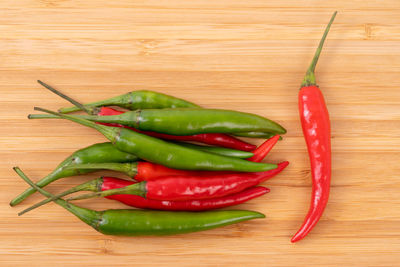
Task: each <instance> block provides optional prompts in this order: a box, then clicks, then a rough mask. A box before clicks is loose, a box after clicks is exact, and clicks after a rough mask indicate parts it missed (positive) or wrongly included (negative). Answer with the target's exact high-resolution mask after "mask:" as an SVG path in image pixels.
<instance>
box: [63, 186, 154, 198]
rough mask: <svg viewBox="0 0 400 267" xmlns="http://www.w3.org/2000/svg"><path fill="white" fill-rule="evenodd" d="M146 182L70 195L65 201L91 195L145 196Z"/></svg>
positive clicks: (90, 196)
mask: <svg viewBox="0 0 400 267" xmlns="http://www.w3.org/2000/svg"><path fill="white" fill-rule="evenodd" d="M146 183H147V182H146V181H143V182H140V183H137V184H131V185H128V186H125V187H121V188H116V189H110V190H105V191H102V192H96V193H88V194H83V195H80V196H76V197H70V198H68V199H67V201H71V200H80V199H87V198H93V197H106V196H111V195H136V196H141V197H146Z"/></svg>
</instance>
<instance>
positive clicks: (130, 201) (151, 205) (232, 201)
mask: <svg viewBox="0 0 400 267" xmlns="http://www.w3.org/2000/svg"><path fill="white" fill-rule="evenodd" d="M131 184H133V182H129V181H126V180H121V179H115V178H111V177H103V184H102V187H101V190H102V191H105V190H110V189H116V188H121V187H124V186H128V185H131ZM268 192H269V189H268V188H265V187H262V186H256V187H252V188H248V189H245V190H243V191H242V192H239V193H236V194H231V195H228V196H224V197H220V198H211V199H198V200H188V201H168V200H152V199H148V198H143V197H141V196H135V195H112V196H108V197H106V198H108V199H113V200H117V201H119V202H121V203H124V204H126V205H128V206H132V207H135V208H141V209H156V210H171V211H203V210H212V209H219V208H225V207H229V206H233V205H238V204H241V203H244V202H246V201H249V200H251V199H253V198H256V197H259V196H262V195H264V194H265V193H268Z"/></svg>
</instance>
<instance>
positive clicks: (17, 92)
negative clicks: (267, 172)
mask: <svg viewBox="0 0 400 267" xmlns="http://www.w3.org/2000/svg"><path fill="white" fill-rule="evenodd" d="M335 10H338V11H339V13H338V16H337V18H336V21H335V22H334V24H333V26H332V28H331V32H330V34H329V36H328V40H327V42H326V45H325V48H324V50H323V52H322V55H321V58H320V61H319V63H318V66H317V81H318V83H319V85H320V86H321V89H322V91H323V92H324V95H325V97H326V102H327V105H328V109H329V112H330V114H331V120H332V149H333V179H332V190H331V197H330V202H329V204H328V207H327V209H326V212H325V214H324V216H323V218H322V220H321V221H320V222H319V224H318V225H317V227H316V228H315V229H314V230H313V231H312V233H311V234H310V235H309V236H308V237H307V238H306V239H304V240H303V241H301V242H299V243H297V244H294V245H293V244H291V243H290V242H289V240H290V238H291V236H292V235H293V234H294V233H295V232H296V230H297V229H298V228H299V226H300V224H301V223H302V221H303V218H304V215H305V214H306V212H307V209H308V205H309V200H310V191H311V180H310V171H309V161H308V157H307V153H306V147H305V143H304V139H303V137H302V133H301V129H300V124H299V120H298V111H297V92H298V88H299V85H300V83H301V81H302V78H303V76H304V73H305V70H306V68H307V66H308V64H309V63H310V61H311V58H312V55H313V53H314V51H315V48H316V46H317V45H318V42H319V39H320V37H321V36H322V33H323V30H324V28H325V25H326V24H327V22H328V21H329V18H330V16H331V15H332V13H333V11H335ZM37 79H41V80H43V81H45V82H48V83H50V84H52V85H54V86H56V87H57V88H58V89H60V90H62V91H63V92H65V93H67V94H69V95H71V96H73V97H75V98H76V99H78V100H80V101H83V102H88V101H94V100H99V99H103V98H106V97H110V96H115V95H118V94H122V93H125V92H127V91H130V90H135V89H149V90H156V91H159V92H163V93H167V94H171V95H174V96H178V97H182V98H185V99H187V100H190V101H193V102H196V103H198V104H200V105H202V106H204V107H208V108H224V109H235V110H240V111H245V112H253V113H256V114H259V115H262V116H267V117H269V118H271V119H274V120H276V121H278V122H280V123H282V124H283V125H284V126H285V127H286V128H287V130H288V133H287V135H285V137H284V139H283V141H281V142H279V143H278V145H277V146H276V147H275V148H274V150H273V151H272V153H271V155H270V156H268V158H267V161H269V162H278V161H281V160H289V161H290V166H289V167H288V168H287V169H286V170H285V171H284V172H283V173H282V174H280V175H279V176H277V177H275V178H274V179H272V180H270V181H268V182H267V183H265V186H268V187H269V188H271V193H269V194H267V195H265V196H263V197H260V198H258V199H255V200H252V201H250V202H248V203H246V204H242V205H240V206H238V207H237V208H240V209H251V210H257V211H260V212H263V213H265V214H266V216H267V218H266V219H263V220H255V221H250V222H246V223H241V224H237V225H233V226H228V227H224V228H221V229H216V230H211V231H207V232H200V233H193V234H188V235H180V236H171V237H140V238H135V237H131V238H128V237H112V236H103V235H101V234H99V233H97V232H95V231H94V230H93V229H91V228H90V227H88V226H86V225H85V224H83V223H82V222H80V221H79V220H78V219H77V218H75V217H74V216H73V215H71V214H69V213H67V212H66V211H65V210H63V209H61V208H60V207H58V206H56V205H55V204H49V205H46V206H44V207H42V208H40V209H38V210H35V211H33V212H30V213H28V214H26V215H24V216H22V217H18V216H17V212H18V211H21V210H22V209H24V208H26V207H28V206H30V205H32V204H34V203H36V202H37V201H39V200H41V199H42V197H41V196H39V195H37V194H35V195H34V196H32V197H30V198H29V199H27V200H26V201H25V202H24V203H22V204H21V205H19V206H17V207H14V208H11V207H9V206H8V203H9V201H10V200H11V199H12V198H13V197H15V196H16V195H17V194H18V193H20V192H21V191H22V190H24V189H25V188H26V187H27V185H26V184H25V183H24V182H23V181H21V180H20V179H19V178H18V177H17V175H16V174H15V173H14V172H13V171H12V167H13V166H16V165H18V166H20V167H21V168H22V169H23V170H24V171H26V173H27V174H28V175H29V176H30V177H31V178H32V179H34V180H38V179H40V178H41V177H43V176H44V175H46V174H47V173H48V172H50V171H51V170H52V169H53V168H54V167H55V166H56V165H57V164H58V163H59V162H60V161H61V160H63V159H64V158H65V157H66V156H68V155H69V154H70V153H72V152H73V151H75V150H77V149H79V148H82V147H84V146H88V145H90V144H93V143H95V142H102V141H104V140H105V139H104V138H103V137H102V136H101V135H100V134H98V133H97V132H95V131H94V130H90V129H86V128H84V127H81V126H78V125H75V124H73V123H70V122H67V121H59V120H58V121H55V120H41V121H39V120H36V121H30V120H28V119H27V118H26V115H27V114H29V113H31V112H32V111H33V110H32V109H33V107H34V106H41V107H46V108H49V109H53V110H55V109H57V108H58V107H61V106H66V105H68V103H66V102H65V101H63V100H62V99H60V98H59V97H57V96H55V95H53V94H52V93H50V92H48V91H46V90H45V89H43V88H42V87H41V86H39V85H38V84H37V83H36V80H37ZM399 87H400V2H399V1H398V0H391V1H389V0H387V1H345V0H338V1H316V0H315V1H314V0H312V1H308V0H307V1H306V0H304V1H261V0H258V1H227V0H221V1H175V0H170V1H136V0H129V1H128V0H126V1H125V0H120V1H69V0H41V1H39V0H36V1H35V0H21V1H13V0H3V1H1V2H0V101H1V105H0V114H1V115H0V122H1V125H2V127H1V128H0V158H1V162H0V176H1V179H0V188H1V191H2V193H1V194H0V214H1V219H2V220H1V222H0V236H1V242H0V265H3V266H15V265H26V264H30V265H37V266H43V265H49V266H54V265H55V264H58V265H75V266H76V265H78V266H86V265H97V266H98V265H108V266H110V265H116V264H118V265H133V264H141V265H142V264H149V265H153V266H157V265H173V266H177V265H185V266H189V265H209V266H215V265H218V266H224V265H238V266H243V265H244V264H247V265H248V266H258V265H259V266H338V265H342V266H396V265H398V261H399V260H400V254H399V250H400V224H399V222H400V182H399V173H400V164H399V162H400V153H399V152H400V151H399V150H400V88H399ZM250 141H251V142H253V143H255V144H260V143H261V142H262V140H250ZM103 174H111V173H106V172H104V173H103ZM98 175H99V174H92V175H86V176H81V177H73V178H66V179H63V180H60V181H57V182H55V183H54V184H53V185H50V186H48V190H49V191H51V192H54V193H56V192H60V191H63V190H64V189H66V188H69V187H71V186H73V185H76V184H79V183H82V182H83V181H87V180H89V179H91V178H94V177H97V176H98ZM114 175H118V174H114ZM119 176H120V177H123V176H121V175H119ZM81 205H82V206H85V207H88V208H94V209H104V208H111V207H113V208H119V207H123V205H120V204H117V203H115V202H111V201H106V200H101V199H96V200H91V201H84V202H83V201H82V202H81Z"/></svg>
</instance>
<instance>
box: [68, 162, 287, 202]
mask: <svg viewBox="0 0 400 267" xmlns="http://www.w3.org/2000/svg"><path fill="white" fill-rule="evenodd" d="M288 164H289V163H288V162H287V161H285V162H281V163H279V164H278V168H276V169H274V170H270V171H266V172H255V173H225V174H219V175H207V176H201V175H200V176H192V177H187V176H170V177H162V178H160V179H157V180H151V181H143V182H140V183H136V184H132V185H128V186H126V187H123V188H118V189H111V190H107V191H101V190H100V188H101V187H99V186H93V184H94V185H98V184H101V183H102V181H101V179H96V180H93V181H90V182H87V183H85V184H82V185H79V186H78V189H82V188H84V189H85V190H89V191H96V190H97V192H96V193H89V194H83V195H79V196H76V197H72V198H69V199H68V200H78V199H87V198H92V197H106V196H111V195H117V194H118V195H120V194H132V195H138V196H142V197H145V198H148V199H154V200H170V201H186V200H199V199H209V198H219V197H224V196H227V195H230V194H234V193H238V192H241V191H243V190H244V189H247V188H249V187H252V186H256V185H258V184H259V183H262V182H263V181H265V180H267V179H269V178H272V177H273V176H275V175H276V174H278V173H280V172H281V171H282V170H283V169H284V168H286V166H287V165H288ZM88 188H89V189H88ZM93 188H94V189H93ZM71 190H72V191H73V192H76V189H71Z"/></svg>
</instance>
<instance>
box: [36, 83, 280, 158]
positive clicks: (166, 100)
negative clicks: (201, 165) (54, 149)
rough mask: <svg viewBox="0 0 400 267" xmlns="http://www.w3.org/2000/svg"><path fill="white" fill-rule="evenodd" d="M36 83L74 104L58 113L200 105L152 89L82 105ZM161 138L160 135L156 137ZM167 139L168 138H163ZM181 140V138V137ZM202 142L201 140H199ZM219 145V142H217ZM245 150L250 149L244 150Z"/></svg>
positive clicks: (266, 135)
mask: <svg viewBox="0 0 400 267" xmlns="http://www.w3.org/2000/svg"><path fill="white" fill-rule="evenodd" d="M38 83H39V84H41V85H42V86H44V87H45V88H47V89H49V90H50V91H52V92H53V93H55V94H57V95H59V96H61V97H62V98H64V99H66V100H68V101H69V102H71V103H72V104H74V105H75V107H69V108H62V109H60V113H69V112H73V111H78V110H84V111H85V112H87V113H88V114H91V115H96V114H98V113H99V112H101V109H100V108H99V107H100V106H119V107H123V108H126V109H130V110H136V109H146V108H149V109H154V108H156V109H157V108H180V107H181V108H200V106H198V105H196V104H193V103H191V102H188V101H185V100H182V99H179V98H175V97H173V96H168V95H164V94H160V93H157V92H154V91H136V92H130V93H127V94H124V95H121V96H117V97H113V98H110V99H106V100H102V101H98V102H93V103H91V104H87V105H83V104H81V103H79V102H78V101H76V100H74V99H73V98H71V97H69V96H67V95H65V94H63V93H61V92H60V91H58V90H57V89H55V88H53V87H52V86H50V85H48V84H46V83H44V82H42V81H40V80H38ZM109 115H115V114H109ZM38 118H39V117H38ZM235 135H237V136H243V137H253V138H270V137H271V136H272V135H270V134H269V133H263V132H242V133H235ZM204 137H205V138H206V140H204V141H207V142H210V143H207V144H210V145H218V144H216V143H215V142H220V140H217V139H221V137H223V135H218V136H217V135H216V136H213V137H212V136H204ZM158 138H161V137H158ZM194 138H196V139H198V140H197V141H200V140H199V139H201V138H203V136H196V137H194ZM164 139H168V138H164ZM170 140H179V139H170ZM181 140H182V141H183V139H181ZM185 141H195V140H185ZM224 141H229V140H224ZM200 142H202V141H200ZM219 145H220V146H221V144H219ZM228 145H233V144H228ZM227 147H230V148H236V149H239V147H237V146H236V147H232V146H227ZM246 151H250V149H249V150H246Z"/></svg>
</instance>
